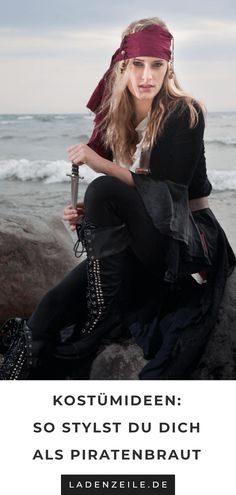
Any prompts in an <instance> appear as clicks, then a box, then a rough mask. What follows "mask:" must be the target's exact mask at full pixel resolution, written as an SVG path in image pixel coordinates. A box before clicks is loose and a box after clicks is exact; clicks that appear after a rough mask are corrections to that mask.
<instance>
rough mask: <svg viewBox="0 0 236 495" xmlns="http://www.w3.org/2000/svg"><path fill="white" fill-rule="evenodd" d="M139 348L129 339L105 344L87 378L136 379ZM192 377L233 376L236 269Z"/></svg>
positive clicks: (235, 371)
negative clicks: (216, 320)
mask: <svg viewBox="0 0 236 495" xmlns="http://www.w3.org/2000/svg"><path fill="white" fill-rule="evenodd" d="M146 363H147V361H145V360H144V358H143V354H142V351H141V349H140V348H139V347H138V346H137V345H136V344H135V343H134V341H133V340H132V339H130V340H128V341H126V342H124V343H123V344H121V343H120V344H112V345H110V346H107V347H106V348H105V349H104V350H103V351H102V352H101V353H100V354H99V355H98V356H97V357H96V359H95V360H94V362H93V365H92V368H91V372H90V379H91V380H137V379H138V374H139V372H140V371H141V369H142V368H143V367H144V366H145V364H146ZM190 378H191V379H192V380H235V379H236V270H234V272H233V274H232V275H231V276H230V277H229V279H228V280H227V284H226V288H225V293H224V297H223V300H222V304H221V308H220V312H219V318H218V322H217V324H216V326H215V327H214V329H213V331H212V332H211V335H210V338H209V341H208V344H207V346H206V348H205V351H204V353H203V355H202V358H201V360H200V361H199V363H198V365H197V367H196V369H195V370H194V371H193V372H192V374H191V377H190Z"/></svg>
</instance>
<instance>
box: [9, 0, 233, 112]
mask: <svg viewBox="0 0 236 495" xmlns="http://www.w3.org/2000/svg"><path fill="white" fill-rule="evenodd" d="M158 6H159V8H158V12H157V8H156V0H155V1H154V0H150V1H149V4H148V7H146V6H144V2H143V1H142V2H141V1H140V0H136V1H135V9H134V8H133V3H131V2H130V3H127V2H124V0H120V2H119V4H118V3H117V4H114V3H112V4H111V2H108V1H107V0H99V1H95V0H90V2H89V3H87V5H86V4H85V2H84V1H81V0H52V1H48V0H47V1H46V0H41V1H40V2H32V1H28V0H21V1H20V2H18V1H16V0H15V1H14V0H9V1H8V3H4V4H3V5H2V8H1V17H0V59H1V67H2V71H1V93H0V106H1V111H2V112H6V113H7V112H13V113H14V112H40V111H41V112H47V111H48V112H60V111H62V112H73V111H74V112H76V111H84V110H85V102H86V101H87V99H88V97H89V95H90V92H91V91H92V89H93V88H94V86H95V85H96V83H97V82H98V80H99V79H100V77H101V76H102V74H103V72H104V71H105V70H106V69H107V67H108V65H109V63H110V58H111V55H112V53H114V51H115V50H116V48H117V47H118V45H119V43H120V37H121V32H122V31H123V29H124V27H125V26H126V25H127V24H128V23H129V22H130V21H132V20H133V18H134V13H135V17H136V18H141V17H146V16H150V15H153V14H154V15H155V14H159V15H160V16H161V17H163V18H164V19H167V20H168V26H169V29H170V31H171V32H172V33H173V34H174V38H175V67H176V71H177V75H178V77H180V80H181V81H182V82H183V87H185V88H186V89H187V90H188V89H189V91H190V92H192V93H193V94H194V95H196V97H201V98H202V99H203V100H205V101H206V103H207V105H208V106H209V102H210V109H211V110H213V109H214V108H215V109H219V110H220V109H224V108H226V107H227V109H229V108H230V105H231V106H232V102H231V103H230V99H231V100H232V97H231V95H232V94H233V93H234V87H235V84H236V76H235V72H236V68H234V67H233V65H232V59H233V57H234V56H235V50H236V20H235V12H234V11H233V3H232V2H229V1H226V2H224V4H220V5H215V4H214V9H213V2H211V1H210V0H206V2H203V0H200V1H199V2H198V3H197V5H192V4H189V1H188V2H185V1H184V0H179V1H178V3H174V2H173V1H172V2H171V1H169V0H166V1H164V0H161V1H160V2H159V3H158ZM210 7H211V8H210ZM213 10H214V11H213ZM234 10H235V9H234ZM222 88H227V91H222ZM231 109H232V110H234V109H235V108H231Z"/></svg>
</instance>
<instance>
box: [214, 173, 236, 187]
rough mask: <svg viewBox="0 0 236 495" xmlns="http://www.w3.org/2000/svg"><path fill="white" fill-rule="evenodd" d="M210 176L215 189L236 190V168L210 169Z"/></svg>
mask: <svg viewBox="0 0 236 495" xmlns="http://www.w3.org/2000/svg"><path fill="white" fill-rule="evenodd" d="M208 177H209V180H210V182H211V183H212V187H213V189H214V190H215V191H226V190H231V191H235V190H236V170H209V171H208Z"/></svg>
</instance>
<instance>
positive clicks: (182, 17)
mask: <svg viewBox="0 0 236 495" xmlns="http://www.w3.org/2000/svg"><path fill="white" fill-rule="evenodd" d="M1 3H2V5H1V16H0V25H1V26H6V27H19V26H21V27H23V28H28V29H31V28H33V29H35V28H38V27H40V28H41V29H42V28H43V29H46V28H48V27H49V28H53V27H62V26H64V27H66V26H67V27H71V28H72V27H73V28H77V29H81V28H83V27H84V26H86V28H89V26H94V25H98V24H99V25H100V26H123V28H124V27H125V26H126V25H127V24H128V23H129V22H131V21H132V20H134V19H138V18H142V17H146V16H155V15H156V16H160V17H163V18H164V19H166V20H167V21H168V22H173V23H174V22H176V23H177V24H179V23H180V24H181V25H183V24H184V23H185V22H189V20H193V19H204V18H205V19H206V18H209V19H217V18H219V19H233V18H234V19H235V16H236V13H235V2H234V1H232V0H225V1H224V2H216V1H215V0H205V1H204V0H199V1H198V2H194V3H193V2H189V0H178V2H175V1H174V0H159V2H158V3H157V2H156V0H149V2H148V4H145V3H144V2H143V0H135V4H134V3H133V2H127V1H126V0H120V1H119V2H111V1H110V0H89V2H84V0H50V1H48V0H40V2H35V1H32V0H20V1H19V0H8V1H7V2H4V1H2V2H1ZM134 5H135V8H134Z"/></svg>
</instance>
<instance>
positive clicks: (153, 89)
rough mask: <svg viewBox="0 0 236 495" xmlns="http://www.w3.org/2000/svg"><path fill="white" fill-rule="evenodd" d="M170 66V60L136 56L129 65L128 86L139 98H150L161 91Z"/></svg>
mask: <svg viewBox="0 0 236 495" xmlns="http://www.w3.org/2000/svg"><path fill="white" fill-rule="evenodd" d="M167 67H168V62H167V61H166V60H163V59H160V58H152V57H138V58H134V59H133V60H132V61H131V63H130V66H129V79H128V83H127V87H128V89H129V91H130V93H131V94H132V95H133V96H134V97H135V98H137V99H138V100H150V102H151V101H152V100H153V98H155V96H156V95H157V94H158V93H159V91H160V89H161V87H162V84H163V81H164V78H165V75H166V71H167Z"/></svg>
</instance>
